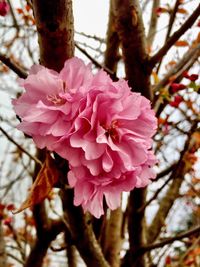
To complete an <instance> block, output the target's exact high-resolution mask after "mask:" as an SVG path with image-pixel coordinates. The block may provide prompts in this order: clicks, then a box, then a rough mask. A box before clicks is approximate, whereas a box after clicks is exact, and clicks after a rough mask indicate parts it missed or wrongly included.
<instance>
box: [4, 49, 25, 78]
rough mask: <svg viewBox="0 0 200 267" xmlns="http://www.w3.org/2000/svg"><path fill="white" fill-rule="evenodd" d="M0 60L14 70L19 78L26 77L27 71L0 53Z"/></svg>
mask: <svg viewBox="0 0 200 267" xmlns="http://www.w3.org/2000/svg"><path fill="white" fill-rule="evenodd" d="M0 60H1V62H2V63H3V64H5V65H6V66H7V67H8V68H10V69H11V70H12V71H14V72H15V73H16V74H17V75H18V76H19V77H20V78H23V79H26V78H27V76H28V75H27V73H26V72H25V71H24V70H22V68H21V67H19V66H17V65H16V64H15V63H14V62H12V61H11V60H10V59H9V58H8V57H6V56H5V55H3V54H1V53H0Z"/></svg>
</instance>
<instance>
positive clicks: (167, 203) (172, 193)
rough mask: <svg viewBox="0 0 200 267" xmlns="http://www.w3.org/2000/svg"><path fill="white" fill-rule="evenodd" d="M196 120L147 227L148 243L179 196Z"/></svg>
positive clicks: (156, 234)
mask: <svg viewBox="0 0 200 267" xmlns="http://www.w3.org/2000/svg"><path fill="white" fill-rule="evenodd" d="M197 124H198V123H197V121H195V122H193V125H192V127H191V129H190V132H189V134H188V137H187V140H186V142H185V146H184V148H183V150H182V151H181V153H180V158H179V162H178V164H177V167H176V168H175V169H174V170H173V171H172V173H171V175H170V177H171V179H173V180H172V183H171V184H170V186H169V188H168V190H167V193H166V195H165V196H164V197H163V199H162V200H161V201H160V206H159V209H158V211H157V213H156V215H155V217H154V219H153V221H152V223H151V225H150V226H149V228H148V236H147V241H148V243H152V242H154V241H155V240H156V238H157V237H158V235H159V234H160V230H161V228H162V226H163V224H164V221H165V219H166V217H167V215H168V213H169V210H170V208H171V207H172V205H173V204H174V201H175V199H177V197H178V196H179V189H180V186H181V184H182V182H183V177H184V175H185V172H186V167H185V161H184V156H185V155H186V153H187V151H188V149H189V147H190V141H191V136H192V134H193V133H194V132H195V130H196V128H197Z"/></svg>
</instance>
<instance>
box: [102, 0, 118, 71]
mask: <svg viewBox="0 0 200 267" xmlns="http://www.w3.org/2000/svg"><path fill="white" fill-rule="evenodd" d="M113 6H114V3H113V0H110V10H109V22H108V29H107V39H106V51H105V60H104V65H105V66H106V67H107V68H109V69H110V70H112V71H113V72H114V73H116V71H117V63H118V61H119V58H120V56H119V44H120V41H119V37H118V34H117V30H116V17H115V15H114V10H113Z"/></svg>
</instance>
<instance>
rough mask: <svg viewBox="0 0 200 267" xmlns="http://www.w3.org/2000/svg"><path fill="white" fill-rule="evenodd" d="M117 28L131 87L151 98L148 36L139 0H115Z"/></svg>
mask: <svg viewBox="0 0 200 267" xmlns="http://www.w3.org/2000/svg"><path fill="white" fill-rule="evenodd" d="M113 2H114V14H115V16H116V29H117V33H118V36H119V39H120V42H121V45H122V52H123V59H124V63H125V71H126V78H127V80H128V83H129V85H130V87H131V88H132V89H133V90H134V91H137V92H140V93H141V94H142V95H144V96H146V97H147V98H149V99H150V98H151V91H150V80H149V73H150V72H149V70H148V64H147V61H148V55H147V51H146V38H145V32H144V25H143V20H142V12H141V9H140V4H139V1H138V0H131V1H130V0H114V1H113Z"/></svg>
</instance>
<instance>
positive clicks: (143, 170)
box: [13, 57, 157, 218]
mask: <svg viewBox="0 0 200 267" xmlns="http://www.w3.org/2000/svg"><path fill="white" fill-rule="evenodd" d="M20 85H21V86H23V87H24V88H25V90H26V92H25V93H23V94H22V96H20V97H19V99H17V100H13V104H14V109H15V112H16V114H17V115H18V116H19V117H20V118H21V120H22V122H21V123H20V124H19V126H18V129H20V130H22V131H23V132H24V133H26V134H27V135H29V136H31V137H32V138H33V140H34V142H35V143H36V145H37V147H38V148H40V149H43V148H47V149H48V150H50V151H54V152H56V153H57V154H59V155H60V156H61V157H63V158H64V159H66V160H68V162H69V166H70V171H69V173H68V182H69V185H70V186H71V187H74V192H75V196H74V204H75V205H82V207H83V209H84V210H85V211H89V212H90V213H92V214H93V215H94V216H95V217H97V218H99V217H100V216H101V215H102V214H103V213H104V210H103V198H104V197H105V200H106V203H107V205H108V207H109V208H111V209H115V208H117V207H118V206H119V205H120V199H121V193H122V192H123V191H127V192H128V191H130V190H132V189H133V188H135V187H144V186H146V185H147V184H148V183H149V182H150V179H152V178H154V177H155V172H154V171H153V169H152V166H153V165H154V164H155V163H156V159H155V156H154V154H153V152H152V139H151V137H152V136H153V135H154V134H155V131H156V128H157V120H156V118H155V114H154V111H153V110H152V109H151V106H150V101H149V100H147V99H146V98H145V97H143V96H141V95H140V94H139V93H134V92H131V89H130V87H129V86H128V84H127V82H126V81H125V80H123V79H120V80H119V81H117V82H113V81H112V80H111V78H110V77H109V76H108V75H107V74H106V73H105V72H104V71H103V70H100V71H99V72H98V73H96V74H93V73H92V71H91V68H90V65H87V66H86V65H85V64H84V63H83V61H82V60H80V59H78V58H76V57H74V58H72V59H69V60H67V61H66V62H65V65H64V67H63V69H62V70H61V71H60V73H57V72H56V71H53V70H50V69H47V68H45V67H43V66H41V65H34V66H33V67H32V68H31V70H30V74H29V76H28V77H27V79H25V80H23V79H20ZM66 182H67V181H66Z"/></svg>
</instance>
